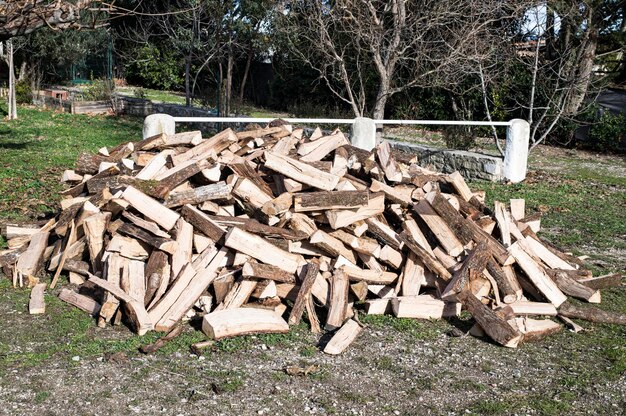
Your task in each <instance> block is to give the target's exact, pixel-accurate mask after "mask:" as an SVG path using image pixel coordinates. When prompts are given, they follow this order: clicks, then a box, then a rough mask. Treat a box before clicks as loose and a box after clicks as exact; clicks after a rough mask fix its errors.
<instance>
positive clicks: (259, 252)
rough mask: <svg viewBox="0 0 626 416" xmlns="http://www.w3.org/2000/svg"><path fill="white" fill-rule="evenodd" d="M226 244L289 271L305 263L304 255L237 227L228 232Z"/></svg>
mask: <svg viewBox="0 0 626 416" xmlns="http://www.w3.org/2000/svg"><path fill="white" fill-rule="evenodd" d="M224 245H225V246H226V247H230V248H232V249H234V250H238V251H241V252H242V253H245V254H247V255H249V256H250V257H253V258H255V259H257V260H259V261H261V262H263V263H267V264H271V265H272V266H276V267H280V268H281V269H283V270H285V271H287V272H289V273H295V272H296V269H297V268H298V267H299V266H300V265H301V264H303V263H304V258H303V257H302V256H300V255H297V254H292V253H289V252H287V251H285V250H281V249H279V248H278V247H276V246H274V245H272V244H270V243H268V242H267V241H266V240H264V239H262V238H261V237H259V236H257V235H254V234H250V233H248V232H247V231H244V230H241V229H239V228H237V227H233V228H232V229H231V230H230V231H229V232H228V234H226V237H225V239H224Z"/></svg>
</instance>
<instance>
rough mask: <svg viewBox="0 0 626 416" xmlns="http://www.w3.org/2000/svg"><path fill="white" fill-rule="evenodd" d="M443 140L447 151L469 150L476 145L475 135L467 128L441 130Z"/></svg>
mask: <svg viewBox="0 0 626 416" xmlns="http://www.w3.org/2000/svg"><path fill="white" fill-rule="evenodd" d="M443 140H444V141H445V142H446V146H447V147H448V148H449V149H457V150H469V149H471V148H472V147H474V146H475V145H476V133H475V131H474V129H473V128H471V127H468V126H448V127H446V128H445V129H444V130H443Z"/></svg>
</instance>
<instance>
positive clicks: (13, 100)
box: [7, 40, 17, 120]
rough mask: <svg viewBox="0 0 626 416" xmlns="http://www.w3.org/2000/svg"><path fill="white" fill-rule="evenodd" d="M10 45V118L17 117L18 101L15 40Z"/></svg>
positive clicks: (9, 42)
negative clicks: (14, 56) (14, 51)
mask: <svg viewBox="0 0 626 416" xmlns="http://www.w3.org/2000/svg"><path fill="white" fill-rule="evenodd" d="M7 43H8V44H9V45H8V46H9V51H8V53H9V120H15V119H17V102H16V97H15V68H14V65H13V41H12V40H10V41H8V42H7Z"/></svg>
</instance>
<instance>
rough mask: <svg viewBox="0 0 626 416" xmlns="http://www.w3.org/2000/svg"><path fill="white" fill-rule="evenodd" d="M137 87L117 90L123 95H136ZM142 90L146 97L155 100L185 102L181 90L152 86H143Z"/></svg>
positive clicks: (174, 102)
mask: <svg viewBox="0 0 626 416" xmlns="http://www.w3.org/2000/svg"><path fill="white" fill-rule="evenodd" d="M136 88H137V87H122V88H117V91H118V92H120V93H121V94H123V95H127V96H130V97H134V96H135V89H136ZM142 90H143V92H144V94H145V95H146V99H148V100H151V101H154V102H159V103H171V104H183V105H184V104H185V94H184V93H181V92H177V91H161V90H153V89H151V88H142Z"/></svg>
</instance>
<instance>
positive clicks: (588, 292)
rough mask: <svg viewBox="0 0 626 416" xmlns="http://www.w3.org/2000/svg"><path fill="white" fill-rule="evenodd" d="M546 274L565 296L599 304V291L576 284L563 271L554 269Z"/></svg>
mask: <svg viewBox="0 0 626 416" xmlns="http://www.w3.org/2000/svg"><path fill="white" fill-rule="evenodd" d="M547 272H548V275H549V276H550V277H551V278H552V280H554V282H555V283H556V285H557V286H558V287H559V289H561V291H562V292H563V293H565V294H566V295H568V296H572V297H574V298H577V299H582V300H585V301H587V302H589V303H600V301H601V299H602V298H601V295H600V291H599V290H595V289H592V288H590V287H588V286H585V285H583V284H582V283H580V282H577V281H576V280H574V279H572V278H571V277H569V276H568V274H567V273H566V272H565V271H561V270H559V269H554V270H548V271H547Z"/></svg>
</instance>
